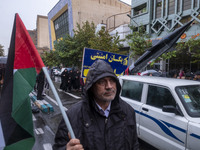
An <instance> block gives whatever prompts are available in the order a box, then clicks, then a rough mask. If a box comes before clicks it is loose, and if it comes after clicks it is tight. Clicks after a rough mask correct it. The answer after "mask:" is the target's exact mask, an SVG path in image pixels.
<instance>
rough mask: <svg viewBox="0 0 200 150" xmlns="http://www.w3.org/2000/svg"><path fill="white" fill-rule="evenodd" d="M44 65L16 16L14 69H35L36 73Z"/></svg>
mask: <svg viewBox="0 0 200 150" xmlns="http://www.w3.org/2000/svg"><path fill="white" fill-rule="evenodd" d="M42 67H44V63H43V61H42V59H41V57H40V55H39V53H38V51H37V49H36V47H35V45H34V43H33V41H32V39H31V37H30V35H29V33H28V31H27V30H26V28H25V26H24V24H23V22H22V20H21V19H20V17H19V15H18V14H16V35H15V60H14V69H25V68H36V71H37V73H39V72H40V70H41V68H42Z"/></svg>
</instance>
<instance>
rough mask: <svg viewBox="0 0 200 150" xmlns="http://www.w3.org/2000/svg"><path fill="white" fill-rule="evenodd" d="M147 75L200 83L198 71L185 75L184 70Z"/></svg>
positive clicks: (199, 72)
mask: <svg viewBox="0 0 200 150" xmlns="http://www.w3.org/2000/svg"><path fill="white" fill-rule="evenodd" d="M139 75H140V74H139ZM145 75H146V76H158V77H167V78H176V79H187V80H194V81H200V71H196V72H195V73H193V72H190V71H186V73H185V71H184V70H183V69H180V70H177V69H173V70H171V71H169V72H162V71H157V72H153V73H147V74H145Z"/></svg>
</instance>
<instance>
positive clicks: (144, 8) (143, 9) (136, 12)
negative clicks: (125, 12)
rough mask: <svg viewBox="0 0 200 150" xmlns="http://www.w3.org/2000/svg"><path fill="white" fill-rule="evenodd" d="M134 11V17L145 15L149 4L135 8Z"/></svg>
mask: <svg viewBox="0 0 200 150" xmlns="http://www.w3.org/2000/svg"><path fill="white" fill-rule="evenodd" d="M133 10H134V14H133V15H134V16H136V15H139V14H143V13H145V12H147V3H145V4H142V5H140V6H137V7H135V8H134V9H133Z"/></svg>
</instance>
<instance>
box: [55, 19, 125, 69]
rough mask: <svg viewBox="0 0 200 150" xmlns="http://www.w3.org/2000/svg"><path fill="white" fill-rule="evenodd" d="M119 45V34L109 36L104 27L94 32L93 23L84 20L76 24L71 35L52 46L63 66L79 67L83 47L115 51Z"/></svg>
mask: <svg viewBox="0 0 200 150" xmlns="http://www.w3.org/2000/svg"><path fill="white" fill-rule="evenodd" d="M120 46H121V45H120V40H119V36H114V37H112V36H110V35H109V33H108V32H107V31H106V30H105V28H102V29H101V30H100V31H99V32H98V33H97V34H95V25H94V23H93V22H92V23H89V22H88V21H86V22H85V23H83V25H82V27H81V26H80V24H77V30H74V36H73V37H70V35H66V37H64V38H63V39H62V40H60V41H59V42H57V43H56V44H55V46H54V47H55V49H56V51H58V56H59V58H60V60H61V62H62V63H63V65H64V66H78V67H79V68H80V67H81V64H82V57H83V49H84V48H85V47H87V48H93V49H99V50H105V51H110V52H116V51H118V50H119V47H120Z"/></svg>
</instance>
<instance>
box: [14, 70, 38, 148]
mask: <svg viewBox="0 0 200 150" xmlns="http://www.w3.org/2000/svg"><path fill="white" fill-rule="evenodd" d="M35 82H36V70H35V68H28V69H18V70H17V71H16V72H15V73H14V78H13V105H12V117H13V118H14V120H15V121H16V122H17V123H18V124H19V125H20V126H21V127H22V128H23V129H24V130H26V132H28V133H29V134H30V137H31V136H32V137H34V133H33V121H32V111H31V102H30V97H29V93H30V92H31V91H32V90H33V87H34V85H35ZM25 140H26V139H25ZM33 144H34V142H33ZM32 146H33V145H32ZM27 150H28V149H27Z"/></svg>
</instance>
